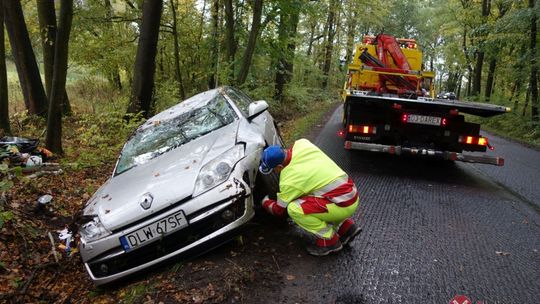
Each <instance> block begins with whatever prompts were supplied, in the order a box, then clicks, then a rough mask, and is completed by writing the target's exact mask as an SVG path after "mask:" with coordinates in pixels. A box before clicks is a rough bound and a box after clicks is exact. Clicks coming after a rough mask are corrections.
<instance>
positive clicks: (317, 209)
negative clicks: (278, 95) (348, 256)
mask: <svg viewBox="0 0 540 304" xmlns="http://www.w3.org/2000/svg"><path fill="white" fill-rule="evenodd" d="M272 170H275V171H276V172H277V173H280V178H279V191H280V192H279V193H278V194H277V201H275V200H271V199H269V198H268V197H265V198H264V199H263V202H262V205H263V207H264V208H265V209H266V210H267V211H268V212H270V213H271V214H273V215H277V216H285V215H287V214H288V215H289V216H290V217H291V218H292V220H293V221H294V222H295V223H296V224H297V225H298V226H300V227H301V228H303V229H304V230H306V231H308V232H310V233H312V234H315V235H316V236H317V241H316V243H315V244H314V245H309V246H308V247H307V251H308V253H309V254H311V255H315V256H323V255H328V254H329V253H332V252H337V251H339V250H341V249H342V248H343V245H345V244H347V243H349V242H351V241H352V240H353V239H354V237H356V236H357V235H358V234H359V233H360V231H361V229H360V227H358V226H357V225H356V224H355V223H354V221H353V219H352V215H353V214H354V212H355V211H356V208H357V207H358V191H357V189H356V186H355V185H354V183H353V181H352V179H351V178H350V177H349V176H348V175H347V174H346V173H345V172H344V171H343V170H341V168H340V167H339V166H338V165H337V164H336V163H334V161H332V160H331V159H330V158H329V157H328V156H327V155H326V154H324V152H322V151H321V150H320V149H319V148H318V147H317V146H315V145H314V144H312V143H311V142H310V141H309V140H307V139H300V140H297V141H296V142H295V143H294V144H293V146H292V147H291V148H290V149H283V148H281V147H279V146H270V147H268V148H266V149H265V150H264V151H263V156H262V159H261V165H260V167H259V171H260V172H261V173H263V174H269V173H270V172H272Z"/></svg>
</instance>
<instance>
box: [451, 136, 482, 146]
mask: <svg viewBox="0 0 540 304" xmlns="http://www.w3.org/2000/svg"><path fill="white" fill-rule="evenodd" d="M458 142H459V143H462V144H467V145H478V146H489V142H488V139H487V137H482V136H480V137H475V136H460V137H459V138H458Z"/></svg>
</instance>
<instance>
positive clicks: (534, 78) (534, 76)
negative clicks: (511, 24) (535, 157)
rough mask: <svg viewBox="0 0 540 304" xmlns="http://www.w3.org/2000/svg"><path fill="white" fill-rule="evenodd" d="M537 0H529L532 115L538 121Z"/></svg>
mask: <svg viewBox="0 0 540 304" xmlns="http://www.w3.org/2000/svg"><path fill="white" fill-rule="evenodd" d="M535 2H536V1H535V0H529V9H530V13H531V40H530V41H531V44H530V54H531V77H530V80H529V88H530V90H531V116H532V119H533V121H535V122H538V120H539V117H538V106H539V105H538V102H539V101H538V58H537V55H536V53H537V52H536V41H537V27H536V22H537V21H538V19H537V17H536V11H535Z"/></svg>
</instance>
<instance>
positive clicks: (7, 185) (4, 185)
mask: <svg viewBox="0 0 540 304" xmlns="http://www.w3.org/2000/svg"><path fill="white" fill-rule="evenodd" d="M8 170H9V169H8V165H6V164H3V163H0V177H1V178H2V179H0V193H2V192H6V191H8V190H9V189H11V187H13V182H12V181H11V180H10V179H9V175H8V174H9V171H8Z"/></svg>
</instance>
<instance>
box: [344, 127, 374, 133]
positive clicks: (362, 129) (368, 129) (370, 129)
mask: <svg viewBox="0 0 540 304" xmlns="http://www.w3.org/2000/svg"><path fill="white" fill-rule="evenodd" d="M349 133H362V134H376V133H377V127H373V126H364V125H349Z"/></svg>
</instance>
